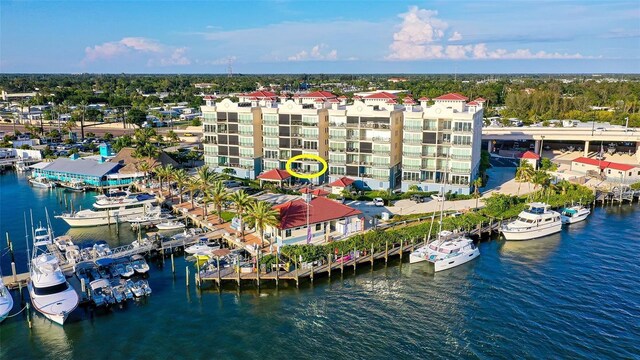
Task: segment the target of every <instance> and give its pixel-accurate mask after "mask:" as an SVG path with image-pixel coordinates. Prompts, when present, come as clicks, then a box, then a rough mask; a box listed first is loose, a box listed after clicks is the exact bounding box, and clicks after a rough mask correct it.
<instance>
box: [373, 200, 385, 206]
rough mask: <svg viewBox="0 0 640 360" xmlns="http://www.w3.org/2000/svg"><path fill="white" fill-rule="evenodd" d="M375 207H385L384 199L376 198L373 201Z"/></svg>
mask: <svg viewBox="0 0 640 360" xmlns="http://www.w3.org/2000/svg"><path fill="white" fill-rule="evenodd" d="M373 205H375V206H384V200H383V199H382V198H375V199H373Z"/></svg>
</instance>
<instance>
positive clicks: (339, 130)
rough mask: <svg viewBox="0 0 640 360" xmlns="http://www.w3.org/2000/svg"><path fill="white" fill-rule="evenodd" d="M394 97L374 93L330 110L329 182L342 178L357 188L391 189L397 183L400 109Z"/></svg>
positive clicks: (400, 153)
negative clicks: (349, 180) (354, 182)
mask: <svg viewBox="0 0 640 360" xmlns="http://www.w3.org/2000/svg"><path fill="white" fill-rule="evenodd" d="M396 104H397V102H396V100H395V95H392V94H388V93H376V94H372V95H369V96H366V97H365V98H363V99H359V98H356V99H355V101H354V103H353V104H352V105H341V104H339V103H336V104H334V105H333V106H332V108H331V109H330V110H329V180H330V181H335V180H337V179H339V178H342V177H343V176H348V177H352V178H354V179H356V180H358V181H359V183H358V186H359V187H368V188H370V189H373V190H377V189H389V188H390V189H393V188H395V187H396V186H397V185H398V184H399V181H400V176H401V170H400V162H401V156H402V109H401V108H398V107H397V105H396Z"/></svg>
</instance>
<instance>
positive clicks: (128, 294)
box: [118, 282, 133, 300]
mask: <svg viewBox="0 0 640 360" xmlns="http://www.w3.org/2000/svg"><path fill="white" fill-rule="evenodd" d="M118 286H122V292H123V293H124V297H125V298H126V299H127V300H130V299H133V292H132V291H131V289H129V287H128V286H127V283H126V282H120V285H118Z"/></svg>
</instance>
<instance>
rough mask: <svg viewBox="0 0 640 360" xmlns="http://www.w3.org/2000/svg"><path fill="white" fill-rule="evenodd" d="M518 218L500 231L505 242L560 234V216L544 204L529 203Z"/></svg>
mask: <svg viewBox="0 0 640 360" xmlns="http://www.w3.org/2000/svg"><path fill="white" fill-rule="evenodd" d="M527 207H528V208H527V209H526V210H524V211H522V212H520V214H518V218H517V219H516V220H514V221H512V222H510V223H508V224H506V225H503V226H502V228H501V229H500V232H502V235H504V238H505V239H506V240H530V239H535V238H540V237H544V236H547V235H551V234H555V233H557V232H560V230H561V229H562V221H561V220H560V214H559V213H558V212H556V211H553V210H549V205H548V204H545V203H530V204H528V205H527Z"/></svg>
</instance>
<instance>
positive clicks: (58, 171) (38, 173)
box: [31, 155, 120, 187]
mask: <svg viewBox="0 0 640 360" xmlns="http://www.w3.org/2000/svg"><path fill="white" fill-rule="evenodd" d="M31 168H32V169H33V175H34V176H35V177H46V178H47V179H49V180H54V181H65V182H66V181H82V182H84V183H85V184H87V185H90V186H95V187H101V186H107V185H109V181H108V177H109V175H111V174H116V173H117V172H118V169H119V168H120V164H118V163H111V162H103V161H96V160H87V159H80V158H78V157H77V155H75V156H73V155H72V157H71V158H57V159H56V160H54V161H52V162H41V163H38V164H35V165H32V166H31ZM114 185H115V184H114Z"/></svg>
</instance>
